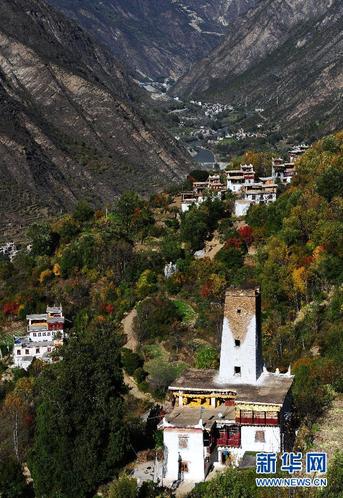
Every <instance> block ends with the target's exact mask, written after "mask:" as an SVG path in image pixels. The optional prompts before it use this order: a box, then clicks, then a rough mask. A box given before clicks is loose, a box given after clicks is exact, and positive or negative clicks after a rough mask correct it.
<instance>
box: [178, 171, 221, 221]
mask: <svg viewBox="0 0 343 498" xmlns="http://www.w3.org/2000/svg"><path fill="white" fill-rule="evenodd" d="M192 187H193V190H192V191H190V192H181V212H182V213H186V212H187V211H188V210H189V208H190V207H191V206H193V205H196V206H200V204H202V203H203V202H204V201H205V200H206V199H207V198H208V195H209V194H210V195H212V196H213V195H214V196H218V198H220V197H221V194H222V192H225V185H224V184H223V183H222V182H221V180H220V175H217V174H213V175H209V177H208V179H207V181H205V182H193V185H192Z"/></svg>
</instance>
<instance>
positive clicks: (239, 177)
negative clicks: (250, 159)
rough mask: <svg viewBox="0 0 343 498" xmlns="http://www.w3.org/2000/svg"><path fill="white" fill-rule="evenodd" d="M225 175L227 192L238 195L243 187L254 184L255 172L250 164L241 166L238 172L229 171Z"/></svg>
mask: <svg viewBox="0 0 343 498" xmlns="http://www.w3.org/2000/svg"><path fill="white" fill-rule="evenodd" d="M226 174H227V184H226V187H227V190H230V191H231V192H233V193H234V194H238V193H239V192H240V191H241V190H242V189H243V188H244V187H245V186H247V185H252V184H253V183H254V182H255V171H254V166H253V165H252V164H241V166H240V169H239V170H229V171H227V172H226Z"/></svg>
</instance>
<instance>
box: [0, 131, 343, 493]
mask: <svg viewBox="0 0 343 498" xmlns="http://www.w3.org/2000/svg"><path fill="white" fill-rule="evenodd" d="M342 142H343V136H342V134H338V135H336V136H332V137H328V138H326V139H323V140H321V141H319V142H318V143H316V144H315V145H314V146H313V147H312V148H311V149H310V150H309V151H308V152H307V153H306V154H305V155H304V156H303V158H302V159H301V160H300V162H299V165H298V175H297V177H296V179H295V181H294V182H293V184H292V185H291V186H289V187H288V188H287V189H286V190H285V192H284V193H282V194H281V195H280V197H279V198H278V200H277V201H276V202H275V203H274V204H272V205H268V206H256V207H253V208H251V209H250V210H249V213H248V215H247V217H246V223H247V224H246V225H243V226H242V225H240V224H237V223H235V222H234V220H233V219H232V217H231V209H232V199H231V198H230V197H228V198H227V199H224V200H218V199H209V200H208V201H206V202H205V203H204V204H202V205H201V207H199V208H196V207H193V208H191V209H190V211H189V212H188V213H185V214H183V215H182V216H181V217H180V216H179V215H178V211H177V209H176V208H175V206H174V205H173V204H172V200H173V199H172V198H171V197H170V195H167V194H159V195H156V196H153V197H152V198H151V199H150V200H149V201H147V200H144V199H142V198H140V197H139V196H137V195H136V194H134V193H132V192H129V193H126V194H124V195H123V196H122V197H121V198H119V199H117V200H116V202H115V203H114V205H113V208H112V209H111V210H109V211H108V212H106V213H105V212H103V211H95V212H94V210H93V209H92V208H91V207H90V206H88V205H87V203H84V202H82V203H80V204H79V205H78V206H77V207H76V209H75V211H74V213H72V214H69V215H64V216H62V217H60V218H58V219H55V220H52V221H51V223H49V224H48V223H46V222H44V223H42V222H39V221H37V222H36V223H35V224H34V225H33V226H32V227H31V228H30V230H29V237H30V240H31V243H32V250H31V252H26V251H22V252H19V253H18V255H17V256H16V257H15V258H14V259H13V261H12V262H11V261H9V260H7V259H5V258H2V259H1V261H0V320H1V324H2V325H3V329H4V331H3V332H2V333H1V336H0V339H1V342H0V347H1V351H2V353H3V355H4V359H3V361H2V363H1V364H0V367H1V369H0V372H5V370H6V368H7V364H6V362H7V357H6V355H7V354H8V345H9V344H10V342H11V339H10V338H11V335H13V334H14V333H17V330H18V329H20V328H21V329H22V330H23V329H24V327H25V324H24V318H25V315H26V314H27V313H32V312H43V311H44V309H45V307H46V305H47V304H53V303H60V302H61V303H62V304H63V307H64V313H65V315H66V317H67V318H68V322H66V326H67V332H68V335H69V339H68V340H67V341H66V344H65V346H64V348H63V350H62V351H61V354H62V356H63V361H62V362H60V363H57V364H53V365H49V366H46V365H43V364H41V363H40V362H34V363H33V364H32V366H31V367H30V369H29V371H28V372H23V371H20V370H16V369H14V370H13V371H12V374H11V375H9V376H8V372H5V374H6V375H7V377H6V379H7V380H6V381H5V382H2V383H0V403H1V404H0V416H1V420H2V424H1V425H0V436H1V441H2V444H1V445H0V462H1V463H2V462H5V461H6V462H9V464H8V467H6V466H5V467H4V466H3V467H1V469H0V476H1V479H2V480H4V479H5V478H4V477H3V476H4V474H6V473H7V474H8V475H10V474H11V473H12V474H13V475H16V476H17V477H14V478H13V480H14V482H15V485H16V486H18V489H19V491H18V493H21V486H22V485H23V483H22V481H21V479H20V472H18V469H20V466H21V464H23V463H24V462H27V461H28V462H29V466H30V470H31V472H32V475H33V478H34V487H35V491H36V494H37V496H41V497H43V496H49V498H50V497H51V498H57V497H59V498H71V497H73V498H74V497H75V496H78V497H80V498H82V497H87V496H91V495H92V493H94V492H95V491H96V489H97V486H98V485H100V484H102V483H104V482H106V481H108V480H110V479H113V478H114V477H116V476H117V475H118V474H119V473H120V471H121V469H122V467H123V466H124V465H125V463H126V462H127V460H129V459H130V458H132V456H133V453H131V450H132V445H133V446H134V443H133V441H134V440H135V438H136V436H137V431H138V433H139V434H140V436H142V434H143V437H141V438H140V440H143V439H144V433H143V432H142V427H141V425H140V422H139V421H138V420H137V419H136V418H135V415H137V414H133V413H131V410H130V406H131V405H130V404H129V403H130V396H129V395H128V392H127V389H126V388H125V385H124V383H123V377H122V375H123V370H124V371H125V372H126V374H128V375H129V376H131V377H133V378H134V379H135V381H136V383H137V385H138V388H139V389H141V390H142V391H149V392H150V393H151V394H152V395H153V396H154V397H155V398H156V399H161V398H163V397H164V396H165V393H166V388H167V386H168V385H169V384H170V382H172V381H173V380H174V379H175V378H176V377H177V376H178V375H179V374H180V373H181V372H182V371H183V370H184V369H185V368H187V367H189V366H190V367H197V368H217V366H218V350H219V343H220V333H221V323H222V305H223V297H224V293H225V289H226V288H227V287H228V286H248V285H249V286H251V285H261V288H262V297H263V337H264V356H265V360H266V363H267V365H268V366H269V367H272V368H276V367H279V368H280V369H282V370H283V369H287V368H288V365H289V364H291V365H292V369H293V372H294V373H295V375H296V377H295V383H294V389H293V394H294V402H295V406H296V409H297V414H298V420H299V423H300V422H301V421H302V422H303V423H304V422H305V423H306V424H307V425H308V427H309V428H311V425H312V424H313V422H314V421H315V420H316V418H317V417H318V416H319V415H321V414H322V413H323V411H324V410H325V409H326V408H327V407H328V406H329V405H330V402H331V400H332V398H333V396H334V393H335V391H339V392H342V389H343V377H342V371H341V364H342V361H343V341H342V333H341V332H342V322H343V320H342V318H343V316H342V315H343V291H342V283H343V282H342V280H343V252H342V251H343V240H342V234H343V200H342V188H341V187H342V186H341V183H342V182H341V180H342V179H341V176H342V170H343V163H342V154H341V150H342ZM250 159H251V160H252V161H260V159H261V158H260V157H254V156H253V155H251V157H250ZM265 160H269V156H267V155H266V156H265ZM264 165H265V162H263V161H262V160H261V163H260V167H261V171H262V167H264ZM266 167H268V165H267V166H266ZM332 178H335V181H332ZM214 231H216V234H217V237H219V239H220V241H221V243H222V244H223V247H222V249H221V250H220V251H219V252H218V253H217V254H216V256H215V257H213V258H212V259H210V258H208V257H200V258H199V257H194V252H195V251H198V250H199V249H203V248H204V247H205V245H206V241H207V240H208V239H210V238H212V236H213V234H214ZM170 262H172V263H174V264H175V267H174V266H173V271H172V272H171V274H169V275H168V276H167V277H166V276H165V273H164V267H165V265H166V264H169V263H170ZM133 308H135V309H136V312H137V318H136V319H134V320H133V322H132V330H131V333H132V334H133V335H134V336H135V337H136V339H137V340H138V343H137V347H136V351H131V350H129V349H127V347H125V343H126V338H125V336H124V335H123V328H122V325H121V320H122V319H123V318H124V316H125V314H126V313H127V312H129V311H131V310H132V309H133ZM144 409H145V410H146V406H145V407H144ZM14 428H15V430H16V431H17V435H18V437H17V438H16V439H15V440H13V430H14ZM151 440H153V438H151ZM14 441H15V444H14ZM75 443H76V444H75ZM143 444H144V443H143ZM153 444H154V443H153ZM135 448H136V446H135ZM337 458H338V460H337V461H338V462H339V457H337ZM11 462H12V463H13V462H15V465H14V464H13V465H12V463H11ZM6 465H7V463H6ZM18 465H19V467H18ZM3 468H5V471H4V472H3V470H2V469H3ZM6 468H7V470H6ZM12 474H11V475H12ZM249 475H250V474H249V472H246V473H239V474H236V473H234V472H232V473H228V474H227V475H225V476H223V477H220V478H218V479H219V481H220V484H218V483H216V482H217V481H214V482H213V484H212V483H208V484H204V485H201V486H198V487H197V488H196V490H195V491H194V492H193V494H192V495H191V496H194V497H195V496H199V497H200V496H206V497H210V496H233V497H235V498H236V497H239V496H242V497H245V496H258V495H256V494H253V493H255V491H254V490H253V488H252V487H251V486H252V484H251V482H250V480H249V479H250V477H249ZM337 475H338V474H337ZM237 476H238V477H237ZM219 481H218V482H219ZM4 482H5V481H4ZM24 485H25V484H24ZM1 486H4V484H3V483H2V482H1V484H0V490H1V491H2V489H3V488H1ZM216 486H217V487H216ZM335 486H336V484H335ZM339 486H341V484H340V483H338V484H337V486H336V487H335V488H334V491H332V493H335V492H336V490H337V489H339ZM122 487H123V489H127V490H128V491H127V492H128V493H129V494H128V496H130V493H131V494H132V495H133V496H135V494H136V495H137V496H138V493H141V491H139V490H137V489H136V487H135V483H133V482H132V481H131V480H130V478H126V477H121V478H120V479H119V480H118V481H116V484H114V485H113V486H112V488H111V493H112V495H113V496H116V493H117V494H118V492H120V489H122ZM219 489H226V494H223V493H224V491H223V492H222V491H218V490H219ZM149 492H150V491H149ZM153 492H155V491H151V493H153ZM194 493H195V494H194ZM196 493H197V494H196ZM216 493H219V494H216ZM220 493H222V494H220ZM247 493H250V494H247ZM4 496H6V495H4ZM9 496H11V495H9ZM18 496H20V494H18ZM139 496H141V495H139ZM146 496H150V495H148V494H147V495H146ZM151 496H155V495H154V494H151ZM265 496H268V495H265ZM330 496H331V495H330ZM332 496H334V495H333V494H332ZM337 496H338V495H337Z"/></svg>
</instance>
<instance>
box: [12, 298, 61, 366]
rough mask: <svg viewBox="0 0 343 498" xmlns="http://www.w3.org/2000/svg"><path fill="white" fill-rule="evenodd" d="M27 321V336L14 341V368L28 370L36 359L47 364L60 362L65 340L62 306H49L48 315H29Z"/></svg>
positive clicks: (16, 338)
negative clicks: (60, 353) (59, 353)
mask: <svg viewBox="0 0 343 498" xmlns="http://www.w3.org/2000/svg"><path fill="white" fill-rule="evenodd" d="M26 320H27V330H26V335H25V336H23V337H15V339H14V348H13V361H14V366H16V367H18V368H24V369H25V370H27V369H28V367H29V366H30V365H31V363H32V361H33V360H34V359H38V360H41V361H43V362H46V363H51V362H52V361H54V360H58V359H59V356H58V349H59V348H60V347H61V346H62V345H63V339H64V316H63V310H62V306H48V307H47V308H46V313H42V314H35V315H27V317H26Z"/></svg>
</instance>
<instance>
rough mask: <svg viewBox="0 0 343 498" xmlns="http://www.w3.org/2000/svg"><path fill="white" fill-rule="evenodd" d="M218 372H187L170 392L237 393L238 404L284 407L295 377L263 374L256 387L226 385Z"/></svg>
mask: <svg viewBox="0 0 343 498" xmlns="http://www.w3.org/2000/svg"><path fill="white" fill-rule="evenodd" d="M217 377H218V371H217V370H197V369H194V368H192V369H189V370H186V371H185V372H184V373H183V374H182V375H181V376H180V377H179V378H178V379H176V380H175V381H174V382H173V384H172V385H170V386H169V390H170V391H185V392H187V391H191V392H194V393H201V392H214V393H227V392H233V393H236V394H237V396H236V402H237V401H238V402H250V403H252V402H253V403H262V404H273V405H274V404H275V405H282V404H283V402H284V399H285V397H286V395H287V393H288V391H289V389H290V387H291V385H292V383H293V376H290V375H287V374H286V375H285V374H277V373H271V372H264V373H262V375H261V377H260V378H259V380H258V382H257V384H256V385H252V384H225V383H221V382H218V380H217Z"/></svg>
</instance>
